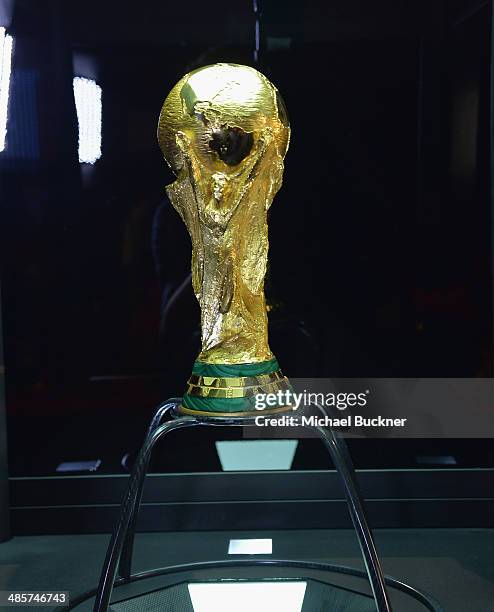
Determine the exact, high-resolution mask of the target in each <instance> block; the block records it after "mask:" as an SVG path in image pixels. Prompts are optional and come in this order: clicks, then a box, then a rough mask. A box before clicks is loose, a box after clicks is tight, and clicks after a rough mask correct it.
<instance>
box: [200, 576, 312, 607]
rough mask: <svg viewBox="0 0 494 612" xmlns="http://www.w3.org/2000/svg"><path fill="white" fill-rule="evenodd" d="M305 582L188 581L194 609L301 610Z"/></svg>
mask: <svg viewBox="0 0 494 612" xmlns="http://www.w3.org/2000/svg"><path fill="white" fill-rule="evenodd" d="M306 586H307V583H306V582H243V583H242V582H229V583H198V584H189V594H190V598H191V600H192V605H193V607H194V612H231V611H232V610H235V612H252V610H255V611H256V612H276V611H277V610H279V611H280V612H281V611H283V612H300V610H301V609H302V603H303V601H304V595H305V588H306Z"/></svg>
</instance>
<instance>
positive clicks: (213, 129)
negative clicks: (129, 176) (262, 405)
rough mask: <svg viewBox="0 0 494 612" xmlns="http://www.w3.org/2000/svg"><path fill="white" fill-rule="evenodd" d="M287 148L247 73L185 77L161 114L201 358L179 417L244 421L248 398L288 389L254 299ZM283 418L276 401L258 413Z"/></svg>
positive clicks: (276, 106) (231, 70)
mask: <svg viewBox="0 0 494 612" xmlns="http://www.w3.org/2000/svg"><path fill="white" fill-rule="evenodd" d="M289 140H290V126H289V122H288V117H287V113H286V109H285V106H284V103H283V100H282V98H281V96H280V94H279V93H278V90H277V89H276V88H275V87H274V85H272V83H270V81H269V80H268V79H267V78H266V77H265V76H264V75H262V74H261V73H260V72H258V71H257V70H255V69H254V68H250V67H248V66H240V65H237V64H214V65H212V66H206V67H204V68H199V69H198V70H194V71H193V72H190V73H188V74H186V75H185V76H184V77H183V78H182V79H180V81H179V82H178V83H177V84H176V85H175V87H174V88H173V89H172V90H171V92H170V94H169V95H168V97H167V98H166V100H165V102H164V104H163V107H162V109H161V113H160V117H159V123H158V141H159V144H160V147H161V150H162V152H163V155H164V157H165V160H166V161H167V163H168V164H169V166H170V167H171V169H172V171H173V172H174V174H175V175H176V177H177V179H176V181H175V182H174V183H172V184H171V185H168V187H167V193H168V196H169V198H170V200H171V202H172V204H173V206H174V208H175V209H176V210H177V212H178V213H179V214H180V216H181V217H182V220H183V221H184V223H185V225H186V226H187V229H188V231H189V234H190V237H191V241H192V284H193V288H194V293H195V295H196V297H197V299H198V301H199V305H200V307H201V341H202V350H201V352H200V354H199V356H198V358H197V360H196V362H195V364H194V367H193V370H192V375H191V377H190V378H189V381H188V383H187V388H186V391H185V394H184V396H183V400H182V405H181V408H180V411H181V412H182V413H186V414H194V415H198V414H200V415H205V416H252V415H253V414H258V411H257V410H256V402H255V398H256V395H258V394H263V395H264V394H277V396H278V397H280V398H281V396H282V393H284V392H286V391H287V390H289V389H290V384H289V382H288V379H287V378H285V377H284V376H283V374H282V373H281V371H280V369H279V365H278V362H277V360H276V359H275V357H274V355H273V354H272V352H271V350H270V348H269V345H268V329H267V327H268V320H267V312H266V302H265V298H264V276H265V274H266V264H267V256H268V226H267V213H268V210H269V207H270V206H271V203H272V201H273V198H274V196H275V195H276V192H277V191H278V189H279V188H280V186H281V182H282V175H283V159H284V156H285V154H286V151H287V149H288V144H289ZM279 392H282V393H279ZM286 410H291V407H290V406H288V405H286V404H283V402H281V401H280V402H278V404H277V405H276V406H275V407H274V408H267V409H264V410H263V413H265V412H282V411H286Z"/></svg>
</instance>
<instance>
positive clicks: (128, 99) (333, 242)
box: [0, 0, 494, 476]
mask: <svg viewBox="0 0 494 612" xmlns="http://www.w3.org/2000/svg"><path fill="white" fill-rule="evenodd" d="M10 4H13V16H12V20H11V23H10V25H8V31H9V32H10V33H11V34H12V36H13V37H14V41H15V43H14V44H15V46H14V56H13V74H12V81H11V90H10V107H9V123H8V133H7V148H6V150H5V151H4V152H2V153H0V172H1V187H2V198H1V208H0V244H1V265H2V269H1V273H2V314H3V324H4V342H5V362H6V381H7V410H8V431H9V452H10V457H9V463H10V471H11V474H12V475H18V476H20V475H28V474H53V473H55V468H56V466H57V465H58V464H59V463H60V462H61V461H68V460H84V459H97V458H101V459H102V460H103V463H102V466H101V468H100V471H106V472H115V471H116V472H118V471H121V470H124V469H126V467H125V466H128V465H129V463H131V461H132V456H133V453H134V452H135V449H136V448H137V447H138V446H139V443H140V442H141V440H142V436H143V434H144V431H145V427H146V423H147V421H148V419H149V417H150V415H151V412H152V409H153V407H154V406H155V405H156V404H157V403H158V402H159V401H161V400H163V399H165V398H166V397H168V396H170V395H173V396H176V395H180V394H181V393H182V391H183V387H184V383H185V381H186V379H187V377H188V375H189V371H190V368H191V366H192V363H193V361H194V358H195V356H196V354H197V351H198V325H199V310H198V307H197V305H196V303H195V299H194V297H193V295H192V291H191V290H190V287H189V286H188V284H187V283H185V288H183V289H182V290H181V291H179V294H178V295H176V298H175V299H174V300H173V301H172V302H170V296H171V295H172V294H173V292H174V291H176V290H177V288H179V287H180V286H181V285H183V283H184V281H185V280H186V278H187V275H188V273H189V265H190V244H189V241H188V237H187V233H186V230H185V227H184V226H183V225H182V223H181V221H180V220H179V218H178V216H177V215H176V213H175V212H174V211H173V209H172V207H171V206H170V205H169V203H168V202H167V201H166V199H165V198H164V186H165V185H166V184H168V183H169V182H171V181H172V180H173V177H172V175H171V173H170V172H169V170H168V169H167V167H166V165H165V163H164V162H163V160H162V158H161V154H160V151H159V149H158V146H157V143H156V136H155V133H156V124H157V118H158V115H159V111H160V108H161V104H162V102H163V100H164V98H165V97H166V95H167V93H168V91H169V90H170V89H171V87H172V86H173V85H174V84H175V82H176V81H177V80H178V79H179V78H180V77H181V76H182V75H183V74H184V73H185V72H187V71H189V70H191V69H193V68H196V67H199V66H202V65H207V64H210V63H214V62H216V61H231V62H236V63H242V64H248V65H252V66H255V67H257V68H258V69H259V70H261V71H262V72H264V73H265V74H266V75H267V76H268V77H269V78H270V79H271V80H272V81H273V82H274V83H275V84H276V86H277V87H278V88H279V90H280V92H281V94H282V96H283V97H284V99H285V102H286V105H287V108H288V112H289V115H290V120H291V125H292V140H291V145H290V150H289V152H288V155H287V158H286V168H285V179H284V184H283V187H282V189H281V191H280V192H279V194H278V195H277V197H276V199H275V201H274V204H273V207H272V212H271V218H270V242H271V247H270V269H269V274H268V279H267V286H266V293H267V297H268V300H269V302H270V304H271V307H272V308H271V311H270V340H271V347H272V349H273V351H274V352H275V354H276V356H277V357H278V359H279V361H280V364H281V366H282V368H283V370H284V371H285V373H286V374H287V375H288V376H293V377H304V376H307V377H315V376H324V377H357V376H363V377H393V376H399V377H475V376H492V375H493V372H492V257H491V208H490V206H491V203H490V157H489V135H490V110H489V108H490V65H491V10H490V3H489V2H482V1H476V0H450V1H441V0H413V1H412V0H409V1H408V0H400V1H397V0H394V1H392V0H375V1H373V2H368V1H367V2H364V1H363V0H360V1H359V0H337V1H334V2H326V1H325V0H310V1H306V2H302V1H300V2H288V1H286V2H276V1H275V0H269V1H268V0H264V1H263V2H260V3H259V8H260V14H259V13H257V14H256V13H255V11H254V5H253V3H252V2H251V1H249V0H246V1H243V0H242V1H240V0H238V1H236V2H227V1H226V0H221V1H219V2H215V3H205V2H188V3H172V2H162V1H147V2H140V3H138V2H135V1H131V0H119V1H116V0H106V1H105V2H101V1H100V2H97V1H96V0H86V1H81V2H62V1H53V0H44V1H43V2H39V1H36V0H17V1H16V2H14V3H10ZM256 20H257V21H258V24H259V27H260V49H259V54H258V58H257V61H256V59H255V55H254V51H255V28H256ZM74 76H84V77H87V78H92V79H95V80H96V81H97V83H98V84H99V85H100V86H101V87H102V92H103V93H102V96H103V98H102V99H103V122H102V135H103V136H102V137H103V147H102V157H101V158H100V159H99V160H98V161H97V162H96V163H95V165H94V166H90V165H87V164H79V162H78V157H77V117H76V113H75V105H74V97H73V92H72V79H73V77H74ZM238 435H239V432H238V431H228V430H222V431H221V435H220V434H218V432H216V431H215V432H214V433H207V434H206V433H205V432H203V431H201V432H200V435H199V433H198V432H190V433H186V434H185V433H181V434H180V441H178V439H177V440H175V441H172V443H171V450H170V452H171V457H172V460H171V461H170V460H169V461H168V462H167V465H166V466H165V465H163V463H162V462H161V463H160V459H157V461H156V465H155V469H166V470H171V471H180V470H194V471H196V470H198V469H206V470H214V469H218V463H217V459H216V456H215V455H214V453H213V449H212V446H211V441H212V439H213V438H216V437H218V436H220V437H222V438H228V437H236V436H238ZM491 446H492V444H491V443H490V441H479V440H476V441H475V442H474V443H471V442H469V441H459V440H456V441H447V440H446V441H444V440H443V441H440V442H439V441H436V442H435V441H419V440H410V441H403V440H402V441H399V442H398V443H395V442H393V441H385V442H384V441H359V442H352V447H353V451H354V455H355V457H356V462H357V465H358V466H360V467H407V466H412V465H417V461H418V459H417V457H418V456H424V455H426V456H430V457H432V465H435V462H436V461H437V463H438V464H440V462H441V458H440V457H441V456H442V455H448V456H452V457H453V458H454V460H455V461H456V465H457V466H458V465H460V466H471V465H476V466H478V465H492V464H493V462H494V451H493V450H492V449H491V448H490V447H491ZM191 448H193V449H194V453H191V452H190V449H191ZM127 453H130V455H129V457H128V461H124V465H123V466H122V465H121V461H122V458H123V457H124V456H125V455H126V454H127ZM294 466H295V467H297V468H301V469H308V468H318V467H324V466H325V459H324V453H323V451H322V449H320V448H319V446H318V443H317V442H316V441H312V440H309V441H304V442H303V444H301V445H300V447H299V450H298V451H297V456H296V459H295V464H294Z"/></svg>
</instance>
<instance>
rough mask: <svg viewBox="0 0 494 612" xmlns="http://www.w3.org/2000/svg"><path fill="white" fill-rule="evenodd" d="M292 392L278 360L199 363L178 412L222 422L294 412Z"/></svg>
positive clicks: (196, 363) (195, 366) (189, 381)
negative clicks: (291, 398) (291, 401)
mask: <svg viewBox="0 0 494 612" xmlns="http://www.w3.org/2000/svg"><path fill="white" fill-rule="evenodd" d="M291 390H292V389H291V385H290V382H289V380H288V378H286V377H285V376H283V374H282V372H281V370H280V367H279V365H278V361H277V360H276V359H275V358H273V359H270V360H268V361H262V362H259V363H240V364H211V363H205V362H201V361H196V362H195V364H194V367H193V369H192V374H191V376H190V378H189V380H188V381H187V388H186V391H185V394H184V396H183V398H182V403H181V406H180V407H179V409H178V411H179V412H180V413H181V414H188V415H192V416H194V415H195V416H204V417H215V416H217V417H222V418H225V417H253V416H258V415H260V414H278V413H284V412H290V411H292V410H293V407H292V406H290V405H289V403H290V398H289V393H290V391H291ZM267 397H269V399H270V401H269V402H266V401H265V400H266V398H267Z"/></svg>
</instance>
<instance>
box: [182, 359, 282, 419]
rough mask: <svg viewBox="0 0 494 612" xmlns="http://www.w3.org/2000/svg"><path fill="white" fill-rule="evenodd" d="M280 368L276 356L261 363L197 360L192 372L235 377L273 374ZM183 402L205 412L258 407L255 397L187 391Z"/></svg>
mask: <svg viewBox="0 0 494 612" xmlns="http://www.w3.org/2000/svg"><path fill="white" fill-rule="evenodd" d="M279 369H280V366H279V365H278V361H277V359H276V358H274V357H273V359H270V360H269V361H262V362H260V363H239V364H235V365H231V364H212V363H204V362H202V361H196V362H195V363H194V367H193V368H192V374H196V375H197V376H220V377H223V378H235V377H238V376H260V375H261V374H271V373H272V372H276V371H278V370H279ZM182 404H183V406H185V407H186V408H190V409H191V410H199V411H205V412H246V411H250V410H255V409H256V398H255V397H234V398H226V397H193V396H191V395H188V394H187V393H186V394H185V395H184V396H183V399H182Z"/></svg>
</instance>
